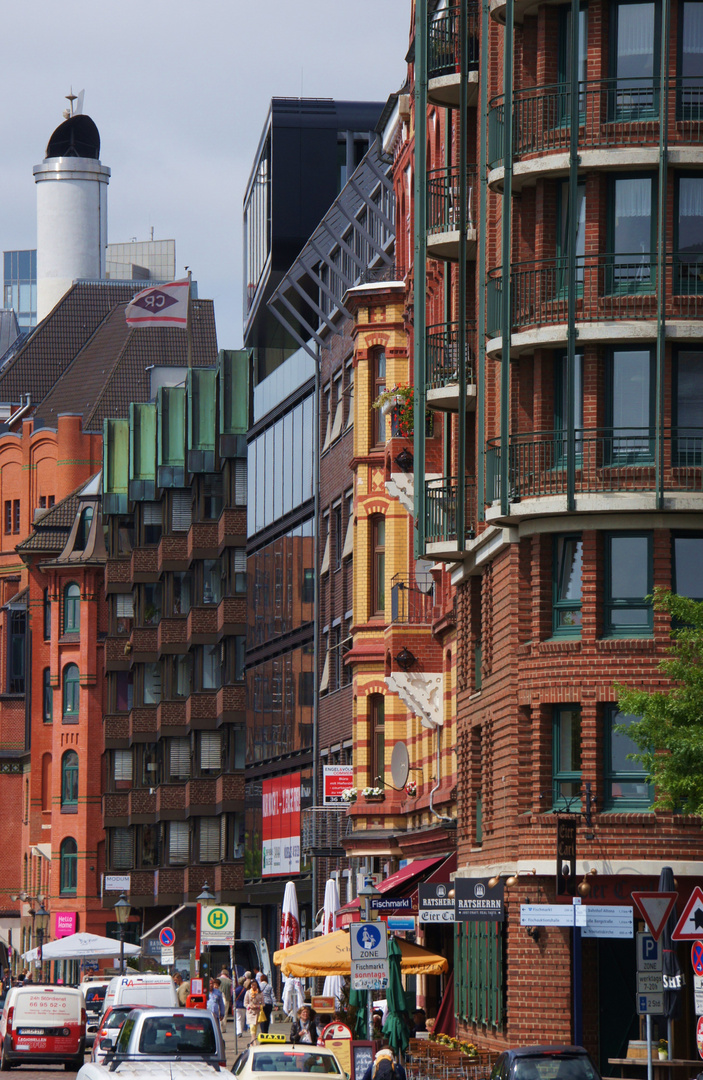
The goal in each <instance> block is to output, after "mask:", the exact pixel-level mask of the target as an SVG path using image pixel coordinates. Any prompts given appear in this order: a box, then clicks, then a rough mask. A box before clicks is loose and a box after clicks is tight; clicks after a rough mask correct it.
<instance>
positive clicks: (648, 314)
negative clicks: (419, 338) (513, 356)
mask: <svg viewBox="0 0 703 1080" xmlns="http://www.w3.org/2000/svg"><path fill="white" fill-rule="evenodd" d="M664 272H665V280H666V311H665V315H666V319H667V322H668V323H670V322H676V324H677V325H676V327H675V328H673V327H672V328H671V329H672V331H673V330H674V329H675V331H676V337H677V339H679V340H680V339H684V340H686V339H691V338H694V339H697V338H699V337H700V335H701V325H700V322H699V321H698V320H700V319H702V318H703V255H699V254H696V253H691V252H681V253H676V254H673V255H667V256H665V269H664ZM657 273H658V259H657V257H656V255H653V254H649V253H643V252H639V253H636V254H622V253H618V254H604V255H586V256H580V257H579V258H578V260H577V268H576V287H577V297H576V322H577V323H578V324H579V341H580V342H584V341H620V340H647V339H649V340H651V339H652V338H654V337H656V329H657V327H656V318H657V296H656V285H657ZM568 277H569V275H568V261H567V259H566V258H551V259H538V260H535V261H534V262H526V263H515V264H514V265H513V268H512V269H511V273H510V289H511V294H510V320H511V324H512V340H511V348H512V349H513V350H515V351H516V352H518V353H519V352H520V351H525V352H527V351H529V350H530V349H531V348H535V347H537V346H541V345H545V346H549V345H561V344H563V343H564V342H565V341H566V330H567V295H568ZM502 280H503V279H502V270H501V269H500V268H498V269H494V270H489V271H488V280H487V282H486V311H487V320H486V325H487V334H488V337H489V339H490V338H492V339H493V341H489V343H488V346H487V348H488V351H489V352H491V353H497V352H500V351H501V348H502V341H501V339H500V337H499V335H500V333H501V312H502V298H503V290H502ZM667 329H669V328H667Z"/></svg>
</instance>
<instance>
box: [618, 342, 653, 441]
mask: <svg viewBox="0 0 703 1080" xmlns="http://www.w3.org/2000/svg"><path fill="white" fill-rule="evenodd" d="M650 369H651V355H650V352H649V350H642V351H637V352H635V351H630V350H628V351H623V352H614V353H613V373H612V400H611V413H612V423H613V429H614V431H617V433H618V435H619V436H621V437H620V438H618V439H617V440H616V443H617V446H616V449H617V450H619V451H624V450H644V449H646V446H647V443H646V442H645V441H644V440H642V439H641V438H636V437H637V436H641V435H647V434H648V433H649V425H650V416H651V395H650Z"/></svg>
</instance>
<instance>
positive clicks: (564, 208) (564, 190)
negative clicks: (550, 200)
mask: <svg viewBox="0 0 703 1080" xmlns="http://www.w3.org/2000/svg"><path fill="white" fill-rule="evenodd" d="M576 203H577V209H578V227H577V229H576V295H577V296H583V277H584V272H585V264H586V185H585V184H583V183H582V184H578V185H577V189H576ZM568 230H569V181H568V180H562V181H561V182H560V183H559V185H558V187H557V265H558V270H557V282H556V283H557V289H558V291H559V295H560V296H564V297H565V296H566V295H567V291H568V288H569V263H568V255H569V232H568Z"/></svg>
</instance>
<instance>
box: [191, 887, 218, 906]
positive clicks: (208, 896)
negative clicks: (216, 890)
mask: <svg viewBox="0 0 703 1080" xmlns="http://www.w3.org/2000/svg"><path fill="white" fill-rule="evenodd" d="M196 900H197V902H198V903H199V904H202V906H203V907H212V905H213V904H216V903H217V897H216V896H214V895H213V894H212V893H211V892H210V886H209V885H208V883H207V881H206V882H205V884H204V885H203V891H202V892H201V894H200V896H197V897H196Z"/></svg>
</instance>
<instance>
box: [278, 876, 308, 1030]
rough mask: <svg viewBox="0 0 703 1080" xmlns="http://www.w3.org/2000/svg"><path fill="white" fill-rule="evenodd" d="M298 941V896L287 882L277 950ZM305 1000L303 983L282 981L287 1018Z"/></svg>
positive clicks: (291, 884)
mask: <svg viewBox="0 0 703 1080" xmlns="http://www.w3.org/2000/svg"><path fill="white" fill-rule="evenodd" d="M299 941H300V919H299V916H298V894H297V893H296V891H295V883H294V882H292V881H289V882H288V883H287V884H286V888H285V892H284V893H283V907H282V909H281V933H280V936H279V948H281V949H287V948H288V946H289V945H297V944H298V942H299ZM304 1000H305V995H304V993H303V983H302V980H301V979H299V978H293V977H291V978H285V977H284V979H283V995H282V1001H283V1010H284V1012H285V1013H286V1014H287V1015H288V1016H294V1015H295V1013H297V1011H298V1009H299V1008H300V1007H301V1005H302V1004H303V1002H304Z"/></svg>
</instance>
